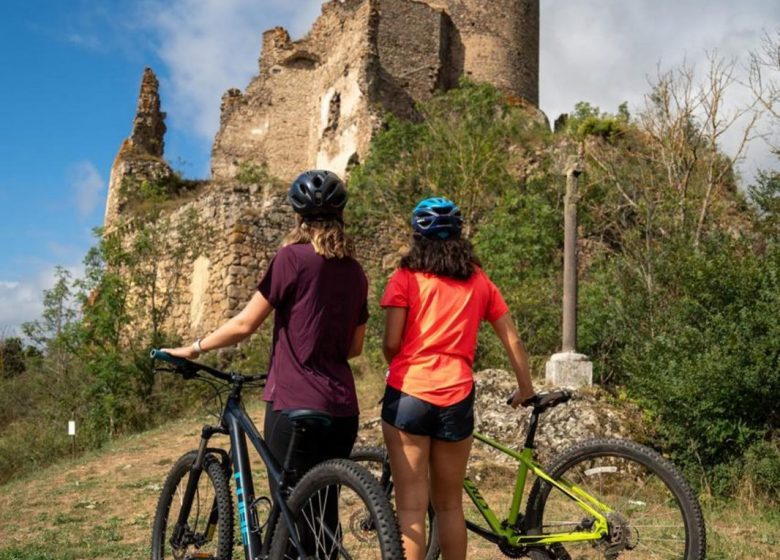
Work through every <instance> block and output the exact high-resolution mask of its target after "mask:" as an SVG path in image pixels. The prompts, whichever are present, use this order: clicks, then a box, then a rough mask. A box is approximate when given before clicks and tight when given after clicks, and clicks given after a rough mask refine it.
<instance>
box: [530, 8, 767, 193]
mask: <svg viewBox="0 0 780 560" xmlns="http://www.w3.org/2000/svg"><path fill="white" fill-rule="evenodd" d="M541 10H542V12H541V37H540V43H541V53H540V92H539V93H540V95H539V97H540V100H541V102H540V105H541V109H542V110H543V111H544V112H545V113H546V114H547V116H548V117H549V118H550V119H551V120H554V119H555V118H557V117H558V115H560V114H561V113H566V112H569V111H571V110H572V109H573V107H574V104H575V103H576V102H577V101H588V102H590V103H591V104H593V105H596V106H598V107H600V108H601V109H602V110H606V111H610V112H614V111H615V110H616V109H617V106H618V105H619V104H620V103H621V102H623V101H627V102H628V104H629V108H630V110H631V111H632V112H636V111H638V110H639V109H641V107H642V106H643V97H644V95H645V94H646V93H647V92H648V91H649V90H650V83H652V82H653V81H654V80H655V78H656V77H657V70H658V66H659V64H660V67H661V69H662V70H669V69H671V68H673V67H676V66H679V65H680V64H682V63H683V62H686V63H687V64H690V65H693V66H695V67H696V70H697V73H698V75H699V76H701V75H702V74H703V73H704V71H705V70H706V68H707V53H708V52H710V53H714V52H716V53H717V55H718V56H720V57H723V58H724V59H726V60H730V59H737V60H738V61H740V62H738V67H737V68H738V70H739V71H742V70H744V67H743V66H742V64H744V63H745V62H746V57H747V55H748V53H749V52H750V51H751V50H755V49H758V48H759V46H760V41H761V36H762V34H763V31H762V30H764V29H766V30H772V29H775V28H777V27H778V26H780V3H778V2H776V1H773V0H744V1H742V2H731V1H726V0H718V1H706V0H690V1H688V2H677V1H673V0H656V1H650V0H643V1H634V2H625V1H621V0H581V1H579V2H569V1H563V0H543V1H542V2H541ZM748 97H749V96H748V93H747V91H745V90H744V89H741V88H740V86H738V85H735V86H734V87H733V88H732V89H731V91H730V95H729V96H728V98H727V106H728V107H729V108H730V109H732V110H733V109H734V108H736V107H737V106H739V105H740V104H745V103H747V102H748ZM736 142H737V134H736V130H735V134H732V135H730V136H729V137H727V138H726V139H725V141H724V146H723V147H724V148H725V149H726V150H727V151H729V150H732V149H733V148H734V146H735V144H736ZM771 165H774V166H776V165H777V163H776V160H774V159H773V158H772V157H771V155H770V154H769V152H768V150H767V149H766V146H765V145H763V144H762V143H761V142H753V144H752V145H751V146H750V150H749V152H748V159H747V161H746V162H745V164H744V165H743V169H744V171H745V176H746V178H747V179H748V180H749V179H750V177H751V176H752V175H753V173H754V171H755V169H757V168H760V167H767V166H771Z"/></svg>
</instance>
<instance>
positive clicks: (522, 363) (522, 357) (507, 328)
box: [490, 313, 534, 408]
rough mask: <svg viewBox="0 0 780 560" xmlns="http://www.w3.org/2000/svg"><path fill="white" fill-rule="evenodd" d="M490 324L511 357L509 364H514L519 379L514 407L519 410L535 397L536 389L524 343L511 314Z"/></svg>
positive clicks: (513, 398)
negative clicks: (530, 398) (532, 382)
mask: <svg viewBox="0 0 780 560" xmlns="http://www.w3.org/2000/svg"><path fill="white" fill-rule="evenodd" d="M490 324H491V325H492V326H493V330H494V331H496V335H498V338H499V339H500V340H501V343H502V344H503V345H504V349H505V350H506V353H507V356H508V357H509V362H510V363H511V364H512V369H513V370H514V372H515V377H516V378H517V386H518V387H519V388H518V390H517V391H515V394H514V396H513V397H512V407H513V408H517V406H518V405H520V403H522V402H523V401H524V400H526V399H527V398H529V397H532V396H533V395H534V387H533V385H532V384H531V373H530V370H529V368H528V355H527V354H526V352H525V348H524V347H523V341H522V340H520V335H519V334H518V332H517V329H516V328H515V324H514V322H513V321H512V316H511V315H510V314H509V313H504V314H503V315H502V316H501V317H499V318H498V319H496V320H495V321H493V322H492V323H490Z"/></svg>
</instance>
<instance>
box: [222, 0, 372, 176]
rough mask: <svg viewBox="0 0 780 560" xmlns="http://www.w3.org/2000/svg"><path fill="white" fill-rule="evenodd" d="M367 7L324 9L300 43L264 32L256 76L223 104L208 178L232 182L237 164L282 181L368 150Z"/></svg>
mask: <svg viewBox="0 0 780 560" xmlns="http://www.w3.org/2000/svg"><path fill="white" fill-rule="evenodd" d="M372 8H373V5H372V2H363V1H361V2H345V3H343V4H342V3H338V2H335V3H331V4H328V5H326V6H324V7H323V14H322V16H321V17H320V18H319V19H318V20H317V22H316V23H315V25H314V27H313V28H312V30H311V31H310V33H309V35H308V36H307V37H306V38H305V39H303V40H301V41H296V42H292V41H291V40H290V37H289V35H288V34H287V32H286V31H285V30H284V29H282V28H275V29H272V30H270V31H267V32H265V33H264V34H263V50H262V54H261V58H260V75H259V76H257V77H256V78H255V79H253V80H252V82H251V83H250V84H249V86H248V87H247V89H246V91H245V92H244V93H243V94H237V93H236V92H232V94H230V99H229V101H227V102H226V103H224V104H223V113H222V117H221V127H220V130H219V132H218V133H217V136H216V138H215V141H214V147H213V150H212V166H211V169H212V176H213V177H215V178H230V177H232V176H234V175H235V174H236V172H237V171H238V170H239V167H240V165H241V164H243V163H255V164H266V165H267V166H268V168H269V169H270V170H271V172H272V173H273V174H274V175H276V176H278V177H280V178H282V179H283V180H286V181H287V180H291V179H292V178H294V176H295V174H296V173H297V172H300V171H302V170H304V169H308V168H311V167H316V166H319V167H324V168H329V169H339V170H341V171H343V170H344V169H346V166H347V160H348V159H349V157H350V156H351V155H352V154H353V153H357V152H359V151H363V150H365V149H366V148H367V146H368V142H369V141H370V133H369V131H370V130H371V129H372V123H371V114H370V111H369V107H368V101H367V99H366V94H365V92H366V89H367V85H366V84H367V81H368V77H367V65H368V61H369V60H371V57H372V55H371V52H370V51H371V45H370V43H369V37H370V33H369V20H370V17H371V11H372Z"/></svg>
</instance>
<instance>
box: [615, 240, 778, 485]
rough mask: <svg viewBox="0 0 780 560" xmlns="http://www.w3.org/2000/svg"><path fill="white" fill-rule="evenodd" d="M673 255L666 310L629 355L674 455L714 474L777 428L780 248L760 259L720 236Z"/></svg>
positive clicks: (630, 346)
mask: <svg viewBox="0 0 780 560" xmlns="http://www.w3.org/2000/svg"><path fill="white" fill-rule="evenodd" d="M667 258H668V259H669V260H668V261H667V262H666V263H665V264H666V269H665V270H663V271H662V274H661V275H660V278H659V281H661V282H663V286H664V288H665V293H664V294H663V297H664V299H663V302H662V303H663V305H662V306H661V305H659V307H662V309H663V313H662V314H659V315H658V316H657V317H656V318H655V320H654V322H653V324H652V325H649V326H648V327H652V328H644V329H643V328H641V327H640V328H637V329H635V331H634V332H635V333H636V335H638V336H632V335H631V334H629V335H628V337H627V338H626V341H625V346H624V350H623V352H622V355H621V358H620V361H621V363H622V366H623V368H624V370H625V373H626V375H627V377H628V379H627V383H628V386H629V387H630V388H631V389H632V390H633V391H634V392H635V393H636V394H637V395H638V396H639V397H640V399H641V401H642V402H643V403H644V404H645V405H646V406H647V407H648V408H650V409H651V410H652V411H654V412H655V413H656V414H657V415H658V417H659V419H660V423H659V432H660V433H661V434H663V436H664V438H665V440H666V444H667V448H668V449H669V450H670V451H671V452H672V453H673V455H674V456H675V458H676V459H677V460H678V461H680V462H682V463H683V464H685V465H686V466H687V467H688V468H689V469H692V470H693V469H695V470H697V471H700V470H701V469H704V470H708V469H710V468H712V467H715V466H716V465H721V464H728V463H729V462H731V461H732V460H734V459H736V458H739V457H741V456H742V455H743V454H744V453H745V452H746V451H747V450H748V449H749V448H750V447H751V446H752V445H753V444H754V443H756V442H757V441H760V440H761V439H762V438H763V437H764V436H765V435H766V434H767V433H768V432H769V431H771V430H773V429H775V430H776V429H777V419H778V405H777V395H778V394H779V393H780V367H778V356H780V349H779V348H780V347H779V345H778V341H780V323H778V321H777V310H778V309H780V250H778V248H777V247H774V248H773V249H771V250H770V251H769V252H768V254H766V255H765V256H764V258H760V257H759V256H757V255H755V254H753V253H751V252H750V248H749V247H748V246H747V245H746V244H745V243H741V242H738V241H734V240H732V239H729V238H727V237H725V236H715V237H713V238H710V239H708V240H706V243H705V244H704V246H703V247H702V248H701V250H700V251H691V250H690V249H685V248H684V247H680V248H678V250H677V251H670V253H669V255H668V256H667ZM642 322H643V321H642V319H641V318H637V319H636V324H637V325H638V326H639V325H641V324H642ZM644 323H645V324H647V320H645V321H644Z"/></svg>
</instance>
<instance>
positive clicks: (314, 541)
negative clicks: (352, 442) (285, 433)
mask: <svg viewBox="0 0 780 560" xmlns="http://www.w3.org/2000/svg"><path fill="white" fill-rule="evenodd" d="M331 492H333V494H331ZM331 496H336V497H337V500H338V506H337V515H338V523H337V524H335V523H333V524H331V526H332V527H333V525H336V527H335V530H333V533H335V534H336V535H337V536H338V537H339V538H338V539H336V540H334V539H332V538H329V536H328V535H327V534H326V531H327V524H326V523H324V517H325V515H326V514H325V512H324V511H323V504H328V503H331V504H333V502H332V500H333V498H332V497H331ZM287 505H288V507H289V508H290V512H291V514H292V517H293V522H294V524H295V529H296V531H297V532H298V535H299V538H300V537H302V538H303V540H304V541H305V545H304V546H305V547H306V552H307V555H309V556H308V557H309V558H316V559H326V558H327V559H330V558H336V557H339V558H341V557H350V558H354V559H355V560H363V559H375V558H381V559H382V560H400V559H402V558H403V557H404V556H403V549H402V547H401V537H400V534H399V531H398V524H397V522H396V519H395V515H394V514H393V510H392V508H391V507H390V503H389V502H388V501H387V498H386V497H385V494H384V492H383V491H382V488H381V486H380V485H379V482H378V481H377V480H376V479H375V478H374V476H373V475H372V474H371V473H370V472H368V471H367V470H366V469H365V468H364V467H362V466H360V465H358V464H357V463H355V462H354V461H350V460H347V459H330V460H328V461H325V462H323V463H320V464H319V465H316V466H315V467H313V468H312V469H311V470H309V472H307V473H306V474H305V475H304V476H303V478H301V480H300V481H299V482H298V483H297V484H296V485H295V487H294V488H293V491H292V493H291V494H290V497H289V498H288V500H287ZM366 516H368V517H366ZM307 527H308V528H316V531H306V529H305V528H307ZM345 527H346V529H347V530H346V531H345V530H344V529H345ZM365 527H371V529H365ZM291 542H292V541H291V539H290V531H289V527H288V526H287V523H285V521H284V519H283V518H282V517H280V518H279V521H277V523H276V530H275V531H274V533H273V539H272V542H271V554H270V558H271V559H272V560H281V559H287V558H297V553H296V552H295V551H294V550H292V549H291ZM343 550H346V551H347V553H348V556H346V555H345V556H342V555H341V554H340V553H342V551H343ZM337 554H338V556H337Z"/></svg>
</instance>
